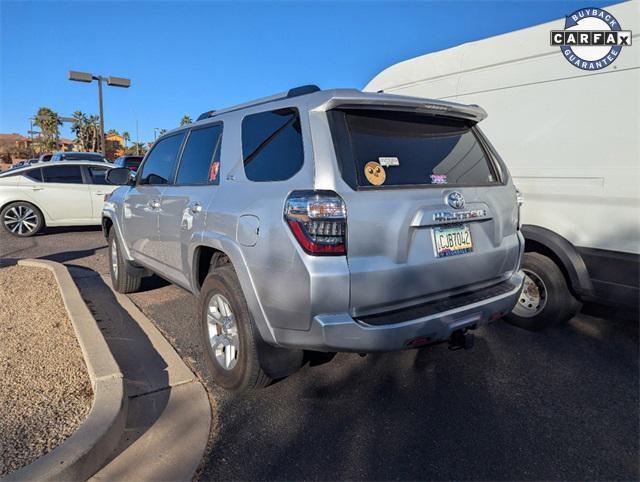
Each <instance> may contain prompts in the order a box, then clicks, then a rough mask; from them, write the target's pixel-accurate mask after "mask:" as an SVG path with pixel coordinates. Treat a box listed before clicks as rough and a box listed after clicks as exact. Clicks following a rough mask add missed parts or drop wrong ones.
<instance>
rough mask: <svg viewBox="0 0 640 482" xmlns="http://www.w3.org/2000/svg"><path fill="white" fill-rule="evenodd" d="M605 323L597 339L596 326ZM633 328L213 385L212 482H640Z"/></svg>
mask: <svg viewBox="0 0 640 482" xmlns="http://www.w3.org/2000/svg"><path fill="white" fill-rule="evenodd" d="M593 323H595V324H596V326H597V332H598V334H599V335H598V336H597V337H595V336H592V334H591V333H589V332H588V331H585V330H584V329H583V328H582V325H583V324H592V325H593ZM607 325H608V327H607ZM626 326H629V328H628V329H627V328H623V329H622V330H621V329H620V328H621V326H620V325H619V324H618V322H613V323H611V322H609V320H598V319H590V318H587V317H586V316H581V317H577V318H576V319H574V320H572V321H571V323H569V324H568V325H565V326H562V327H557V328H554V329H552V330H549V331H548V332H543V333H532V332H527V331H524V330H521V329H519V328H516V327H513V326H511V325H508V324H507V323H503V322H498V323H495V324H493V325H489V326H486V327H483V328H480V329H479V330H477V332H476V333H477V336H476V345H475V347H474V348H473V349H472V350H470V351H465V350H460V351H456V352H451V351H449V350H448V349H447V346H446V345H437V346H432V347H425V348H422V349H420V350H410V351H404V352H397V353H385V354H370V355H368V356H366V357H364V358H361V357H359V356H358V355H355V354H338V355H337V356H336V357H335V359H334V360H333V361H332V362H330V363H326V364H322V365H317V366H309V365H307V366H305V367H303V369H302V370H301V371H300V372H299V373H296V374H295V375H293V376H291V377H289V378H287V379H284V380H282V381H280V382H279V383H277V384H274V385H272V386H269V387H267V388H266V389H263V390H261V391H258V392H255V393H251V394H249V395H246V396H242V397H233V396H230V395H228V394H227V393H225V392H224V391H222V390H220V389H218V388H217V387H215V385H214V384H213V382H212V380H211V379H210V378H209V377H208V376H205V378H206V379H207V386H208V388H209V390H211V392H212V393H213V394H214V396H215V399H216V402H217V405H218V417H219V424H218V427H217V435H216V438H215V440H214V442H213V448H212V451H211V452H210V453H208V454H207V455H206V459H205V461H204V463H203V468H202V474H201V478H202V479H203V480H209V479H211V480H217V479H224V478H229V477H231V478H234V479H242V480H255V479H260V480H274V479H278V480H307V479H322V480H344V479H353V480H364V479H366V480H391V479H393V480H434V479H437V480H452V479H474V480H478V479H485V480H514V479H529V480H531V479H537V480H540V479H556V478H557V477H558V474H563V475H562V478H568V479H629V478H631V479H634V480H636V479H637V477H638V475H639V474H638V463H637V457H636V456H637V453H638V449H639V446H638V440H639V438H638V434H639V433H638V426H637V424H636V423H634V422H632V423H629V421H630V420H637V416H638V402H639V400H638V388H639V387H638V375H639V373H638V364H637V359H638V347H637V340H638V326H637V325H635V326H634V325H633V324H628V323H627V325H626ZM257 453H259V454H260V457H259V458H258V460H256V457H255V454H257Z"/></svg>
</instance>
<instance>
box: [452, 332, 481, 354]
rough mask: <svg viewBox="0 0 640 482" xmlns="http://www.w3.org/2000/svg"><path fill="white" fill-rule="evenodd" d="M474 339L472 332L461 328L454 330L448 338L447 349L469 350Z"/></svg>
mask: <svg viewBox="0 0 640 482" xmlns="http://www.w3.org/2000/svg"><path fill="white" fill-rule="evenodd" d="M474 341H475V339H474V336H473V333H465V332H464V331H462V330H456V331H454V332H453V333H452V334H451V338H449V350H452V351H454V350H460V349H462V348H464V349H465V350H471V349H472V348H473V343H474Z"/></svg>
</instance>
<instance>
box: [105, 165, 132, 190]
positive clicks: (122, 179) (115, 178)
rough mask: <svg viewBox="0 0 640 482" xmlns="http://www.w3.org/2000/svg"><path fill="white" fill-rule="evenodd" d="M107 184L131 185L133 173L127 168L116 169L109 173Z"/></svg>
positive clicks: (110, 170)
mask: <svg viewBox="0 0 640 482" xmlns="http://www.w3.org/2000/svg"><path fill="white" fill-rule="evenodd" d="M107 182H108V183H109V184H115V185H116V186H125V185H127V184H130V183H131V171H130V170H129V169H127V168H126V167H114V168H113V169H109V170H108V171H107Z"/></svg>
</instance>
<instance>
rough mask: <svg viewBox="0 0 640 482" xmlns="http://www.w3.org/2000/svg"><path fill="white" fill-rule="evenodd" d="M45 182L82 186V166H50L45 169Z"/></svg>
mask: <svg viewBox="0 0 640 482" xmlns="http://www.w3.org/2000/svg"><path fill="white" fill-rule="evenodd" d="M42 172H43V178H44V182H60V183H64V184H82V173H81V172H80V166H65V165H58V166H50V167H43V168H42Z"/></svg>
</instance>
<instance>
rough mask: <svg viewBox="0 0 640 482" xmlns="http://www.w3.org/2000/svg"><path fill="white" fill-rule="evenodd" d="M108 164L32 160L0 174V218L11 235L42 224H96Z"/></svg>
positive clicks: (35, 229) (108, 188)
mask: <svg viewBox="0 0 640 482" xmlns="http://www.w3.org/2000/svg"><path fill="white" fill-rule="evenodd" d="M108 169H110V166H105V164H104V163H100V162H90V161H69V162H65V163H64V164H51V163H47V164H44V165H43V164H41V163H38V164H34V165H31V166H28V167H23V168H20V169H15V170H12V171H7V172H4V173H2V174H0V220H1V221H2V226H3V227H4V229H5V230H6V231H7V232H9V233H10V234H13V235H15V236H33V235H34V234H36V233H37V232H39V231H40V230H41V229H42V228H44V227H45V226H76V225H91V224H94V225H95V224H100V219H101V213H102V203H103V201H104V196H105V194H108V193H110V192H111V191H113V190H114V189H115V187H116V186H113V185H108V184H107V181H106V179H105V176H106V173H107V170H108Z"/></svg>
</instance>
